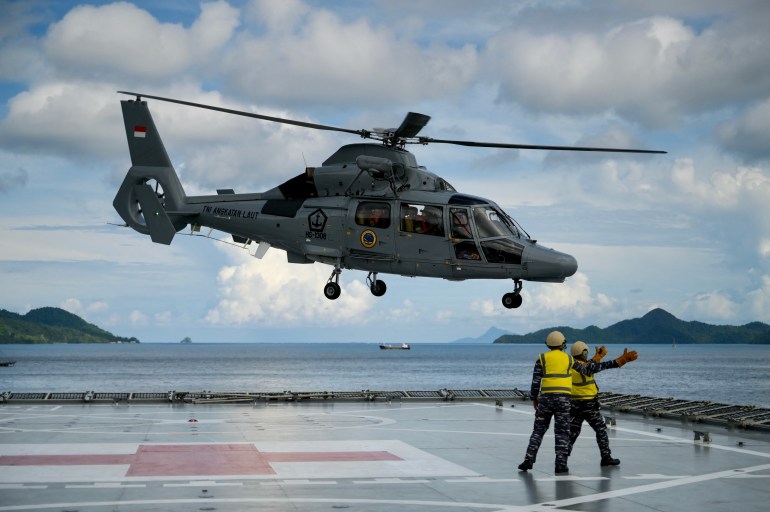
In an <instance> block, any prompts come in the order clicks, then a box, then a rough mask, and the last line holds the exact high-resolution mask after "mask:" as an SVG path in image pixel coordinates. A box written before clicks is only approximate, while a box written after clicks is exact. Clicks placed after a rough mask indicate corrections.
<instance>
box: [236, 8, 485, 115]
mask: <svg viewBox="0 0 770 512" xmlns="http://www.w3.org/2000/svg"><path fill="white" fill-rule="evenodd" d="M257 5H258V7H259V8H258V10H257V13H256V14H255V15H252V16H250V19H258V21H259V22H261V23H263V24H264V26H265V27H268V28H267V30H266V31H264V32H257V33H256V35H254V34H250V33H248V32H246V33H244V35H243V37H240V38H238V40H237V42H236V43H235V44H234V45H233V47H232V48H230V51H229V52H228V54H227V57H226V59H225V62H224V68H223V69H224V70H225V71H224V72H225V75H226V77H227V80H228V82H229V83H230V84H231V85H233V86H234V87H235V88H236V90H237V91H238V92H239V94H242V95H244V96H246V97H250V98H263V99H264V98H270V99H276V98H280V99H281V101H282V102H284V103H286V102H297V103H302V104H305V103H307V100H308V98H312V99H313V102H314V103H316V102H321V103H333V104H345V105H350V104H353V103H355V104H362V103H363V104H367V105H372V104H383V102H388V103H392V102H394V101H400V102H412V101H415V100H420V99H426V98H432V97H435V96H436V95H454V94H460V93H461V92H462V90H463V89H464V87H465V86H466V85H467V84H468V82H469V80H471V79H472V77H473V75H474V73H475V70H476V68H477V55H476V51H475V48H474V47H473V46H471V45H465V46H463V47H460V48H450V47H446V46H443V45H441V44H436V45H430V46H428V47H423V46H421V45H419V44H417V43H416V42H415V41H413V40H410V39H408V38H402V37H400V36H399V35H398V34H397V32H396V31H395V30H393V29H392V28H391V27H390V26H388V25H384V24H379V25H378V24H375V22H374V21H373V20H370V19H366V18H363V17H362V18H357V19H354V20H352V21H346V20H343V19H341V18H340V17H339V16H338V15H337V14H335V13H333V12H332V11H331V10H327V9H325V8H315V9H313V10H312V11H308V10H307V9H306V8H304V7H305V6H304V4H300V5H301V6H302V8H300V9H299V10H296V11H295V10H294V9H292V10H291V12H289V8H288V7H286V6H284V5H283V4H282V3H281V4H277V3H275V2H266V3H259V4H257ZM292 5H294V3H293V4H292Z"/></svg>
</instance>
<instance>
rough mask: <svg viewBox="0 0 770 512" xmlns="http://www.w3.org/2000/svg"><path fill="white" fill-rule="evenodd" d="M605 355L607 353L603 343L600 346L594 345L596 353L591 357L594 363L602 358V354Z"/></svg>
mask: <svg viewBox="0 0 770 512" xmlns="http://www.w3.org/2000/svg"><path fill="white" fill-rule="evenodd" d="M606 355H607V349H606V348H604V345H602V346H601V347H596V354H594V357H592V358H591V359H593V360H594V362H595V363H598V362H599V361H601V360H602V359H604V356H606Z"/></svg>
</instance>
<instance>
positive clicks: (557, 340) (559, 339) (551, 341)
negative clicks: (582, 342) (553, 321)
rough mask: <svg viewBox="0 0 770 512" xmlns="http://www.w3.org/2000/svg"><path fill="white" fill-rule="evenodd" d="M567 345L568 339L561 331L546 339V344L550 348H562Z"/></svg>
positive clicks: (554, 332) (552, 333) (551, 334)
mask: <svg viewBox="0 0 770 512" xmlns="http://www.w3.org/2000/svg"><path fill="white" fill-rule="evenodd" d="M565 343H567V338H565V337H564V335H563V334H562V333H560V332H559V331H552V332H551V333H550V334H549V335H548V337H547V338H546V339H545V344H546V345H548V346H549V347H554V348H555V347H561V346H562V345H564V344H565Z"/></svg>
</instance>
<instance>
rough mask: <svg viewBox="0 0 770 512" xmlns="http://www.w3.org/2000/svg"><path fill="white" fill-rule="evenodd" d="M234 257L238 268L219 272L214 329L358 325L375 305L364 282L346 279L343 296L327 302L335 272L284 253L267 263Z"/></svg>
mask: <svg viewBox="0 0 770 512" xmlns="http://www.w3.org/2000/svg"><path fill="white" fill-rule="evenodd" d="M230 254H231V256H232V257H233V258H234V259H235V260H236V264H235V265H230V266H227V267H224V268H222V269H221V270H220V271H219V275H218V276H217V281H218V284H219V291H218V294H219V300H218V303H217V305H216V306H215V307H214V308H213V309H211V310H210V311H209V312H208V314H207V316H206V320H207V321H208V322H210V323H211V324H216V325H233V324H234V325H265V326H285V325H297V324H306V323H308V322H310V323H312V322H315V321H323V323H324V324H331V325H357V324H358V322H359V319H360V318H361V315H363V314H365V313H366V312H367V311H369V310H370V309H371V308H372V306H373V301H374V298H373V296H372V295H371V293H370V291H369V289H368V288H367V287H366V286H364V284H363V283H361V282H359V281H354V282H350V283H345V282H343V281H342V280H341V282H340V286H341V287H342V295H341V296H340V297H339V298H338V299H337V300H334V301H330V300H328V299H326V298H325V297H324V295H323V285H325V284H326V280H327V279H328V277H329V275H330V274H331V270H332V267H330V266H328V265H321V264H310V265H298V264H290V263H288V262H287V261H286V253H285V252H284V251H281V250H278V249H270V250H269V251H268V252H267V254H266V255H265V257H264V258H263V259H261V260H258V259H255V258H252V257H251V256H249V255H248V254H247V253H246V251H238V252H235V253H230ZM343 275H344V274H343Z"/></svg>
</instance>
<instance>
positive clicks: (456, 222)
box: [449, 208, 473, 240]
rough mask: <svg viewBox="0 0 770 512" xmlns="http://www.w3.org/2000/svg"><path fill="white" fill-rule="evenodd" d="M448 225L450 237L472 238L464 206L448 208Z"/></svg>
mask: <svg viewBox="0 0 770 512" xmlns="http://www.w3.org/2000/svg"><path fill="white" fill-rule="evenodd" d="M449 225H450V229H451V235H452V238H459V239H460V240H469V239H471V238H473V233H472V232H471V222H470V218H469V217H468V210H467V209H466V208H449Z"/></svg>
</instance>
